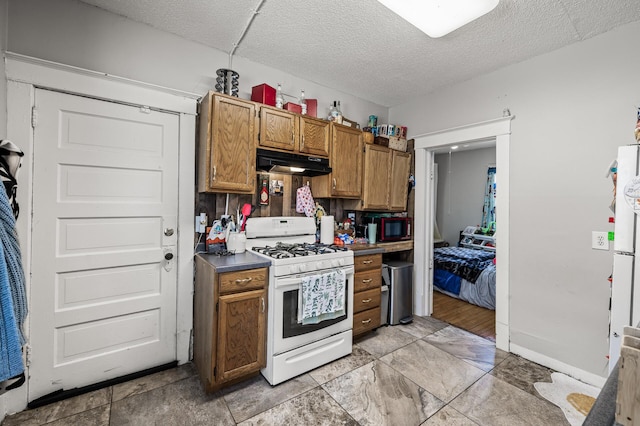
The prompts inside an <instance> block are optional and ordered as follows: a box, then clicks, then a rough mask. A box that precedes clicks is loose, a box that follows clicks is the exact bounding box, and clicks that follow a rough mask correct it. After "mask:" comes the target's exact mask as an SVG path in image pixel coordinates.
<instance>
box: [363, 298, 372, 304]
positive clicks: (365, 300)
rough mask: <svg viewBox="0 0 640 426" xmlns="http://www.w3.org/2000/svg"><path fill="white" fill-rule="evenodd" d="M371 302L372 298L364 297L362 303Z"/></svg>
mask: <svg viewBox="0 0 640 426" xmlns="http://www.w3.org/2000/svg"><path fill="white" fill-rule="evenodd" d="M369 302H371V298H369V299H362V303H369Z"/></svg>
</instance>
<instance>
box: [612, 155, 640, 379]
mask: <svg viewBox="0 0 640 426" xmlns="http://www.w3.org/2000/svg"><path fill="white" fill-rule="evenodd" d="M639 147H640V145H629V146H621V147H620V148H618V159H617V160H618V166H617V177H616V200H615V227H614V232H615V234H614V235H615V238H614V241H613V250H614V254H613V279H612V283H611V328H610V331H609V371H611V370H612V369H613V367H614V366H615V365H616V362H617V361H618V358H619V357H620V346H621V344H622V334H623V329H624V327H625V326H629V325H634V326H635V325H636V324H638V323H639V322H640V259H639V258H640V256H636V250H637V249H640V243H639V241H638V238H640V232H638V231H640V228H639V227H638V219H639V218H640V176H638V175H639V174H640V170H639V169H638V167H639V165H640V160H639V158H640V157H639V156H640V148H639ZM636 284H637V285H636Z"/></svg>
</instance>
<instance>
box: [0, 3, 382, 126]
mask: <svg viewBox="0 0 640 426" xmlns="http://www.w3.org/2000/svg"><path fill="white" fill-rule="evenodd" d="M5 1H7V0H5ZM8 1H9V22H10V25H9V37H8V50H10V51H12V52H15V53H21V54H24V55H28V56H34V57H37V58H42V59H47V60H50V61H54V62H60V63H64V64H69V65H75V66H78V67H81V68H86V69H90V70H97V71H101V72H106V73H110V74H114V75H118V76H121V77H127V78H131V79H134V80H139V81H144V82H147V83H153V84H157V85H160V86H165V87H170V88H174V89H180V90H184V91H187V92H192V93H196V94H199V95H203V94H204V93H206V91H207V90H213V89H214V87H215V72H216V70H217V69H219V68H228V66H229V55H228V54H227V53H225V52H222V51H219V50H216V49H212V48H209V47H206V46H204V45H202V44H199V43H196V42H192V41H189V40H185V39H182V38H180V37H178V36H175V35H173V34H169V33H166V32H163V31H160V30H157V29H155V28H153V27H151V26H148V25H144V24H140V23H136V22H133V21H130V20H128V19H126V18H123V17H121V16H118V15H115V14H112V13H108V12H105V11H103V10H101V9H98V8H96V7H93V6H89V5H86V4H84V3H80V2H78V1H75V0H8ZM245 18H246V17H245ZM245 18H243V19H245ZM256 19H260V17H259V16H258V18H256ZM242 22H245V21H244V20H243V21H242ZM34 29H37V30H35V31H34ZM249 31H251V30H249ZM229 48H231V46H229ZM232 68H233V69H234V70H235V71H237V72H238V74H240V79H239V83H240V93H239V95H240V97H241V98H246V99H248V98H250V96H251V88H252V87H253V86H256V85H258V84H262V83H267V84H269V85H270V86H272V87H276V85H277V83H282V88H283V91H284V92H285V94H291V95H292V96H296V97H297V96H298V95H299V94H300V89H304V90H305V95H306V97H307V98H310V99H314V98H315V99H318V115H319V116H323V117H324V116H326V114H327V112H328V107H329V103H330V102H331V101H333V100H340V101H341V106H342V111H343V114H344V115H345V117H347V118H349V119H351V120H354V121H357V122H358V123H360V125H361V126H363V125H366V123H367V120H368V117H369V115H370V114H374V115H378V117H379V118H380V119H381V120H383V121H381V122H386V120H387V117H388V109H387V108H386V107H382V106H380V105H376V104H374V103H371V102H367V101H364V100H361V99H358V98H356V97H354V96H351V95H347V94H345V93H342V92H338V91H336V90H333V89H330V88H327V87H323V86H320V85H318V84H315V83H313V82H311V81H308V80H305V79H304V76H299V77H296V76H292V75H290V74H287V73H286V72H283V71H279V70H276V69H274V68H269V67H266V66H263V65H260V64H257V63H254V62H251V61H248V60H246V59H244V58H241V57H238V56H234V58H233V63H232ZM285 100H293V98H285Z"/></svg>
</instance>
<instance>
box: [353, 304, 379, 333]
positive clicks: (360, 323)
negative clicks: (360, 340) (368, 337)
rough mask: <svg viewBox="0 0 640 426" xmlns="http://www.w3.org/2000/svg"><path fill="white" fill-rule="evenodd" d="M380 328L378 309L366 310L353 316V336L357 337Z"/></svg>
mask: <svg viewBox="0 0 640 426" xmlns="http://www.w3.org/2000/svg"><path fill="white" fill-rule="evenodd" d="M379 326H380V307H377V308H373V309H367V310H366V311H362V312H360V313H357V314H355V315H354V316H353V335H354V336H357V335H359V334H362V333H364V332H366V331H369V330H373V329H374V328H377V327H379Z"/></svg>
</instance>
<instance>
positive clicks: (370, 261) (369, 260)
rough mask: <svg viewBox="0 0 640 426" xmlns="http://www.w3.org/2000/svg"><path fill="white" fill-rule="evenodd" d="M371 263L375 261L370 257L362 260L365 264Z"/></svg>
mask: <svg viewBox="0 0 640 426" xmlns="http://www.w3.org/2000/svg"><path fill="white" fill-rule="evenodd" d="M370 263H373V260H371V259H368V260H363V261H362V264H363V265H368V264H370Z"/></svg>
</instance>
